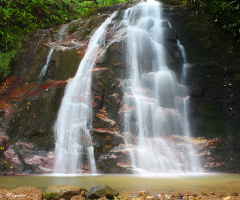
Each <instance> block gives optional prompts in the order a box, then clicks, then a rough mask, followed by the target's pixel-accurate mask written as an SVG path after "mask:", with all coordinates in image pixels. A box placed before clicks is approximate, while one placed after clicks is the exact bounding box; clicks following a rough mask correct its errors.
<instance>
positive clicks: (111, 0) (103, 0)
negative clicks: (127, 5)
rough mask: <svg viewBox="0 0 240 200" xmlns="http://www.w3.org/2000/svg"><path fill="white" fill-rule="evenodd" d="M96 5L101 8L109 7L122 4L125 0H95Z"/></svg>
mask: <svg viewBox="0 0 240 200" xmlns="http://www.w3.org/2000/svg"><path fill="white" fill-rule="evenodd" d="M97 2H98V5H99V6H100V7H101V6H111V5H114V4H118V3H124V2H125V0H97Z"/></svg>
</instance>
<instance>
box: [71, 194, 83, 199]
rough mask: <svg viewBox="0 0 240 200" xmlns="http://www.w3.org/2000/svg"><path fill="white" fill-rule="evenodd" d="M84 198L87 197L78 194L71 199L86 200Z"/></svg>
mask: <svg viewBox="0 0 240 200" xmlns="http://www.w3.org/2000/svg"><path fill="white" fill-rule="evenodd" d="M84 199H85V197H83V196H82V195H76V196H74V197H72V198H71V200H84Z"/></svg>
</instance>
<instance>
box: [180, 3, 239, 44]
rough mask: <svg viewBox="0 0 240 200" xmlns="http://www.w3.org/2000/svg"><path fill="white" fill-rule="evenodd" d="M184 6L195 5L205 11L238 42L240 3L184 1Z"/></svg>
mask: <svg viewBox="0 0 240 200" xmlns="http://www.w3.org/2000/svg"><path fill="white" fill-rule="evenodd" d="M183 2H184V4H185V5H189V4H195V5H199V6H201V7H203V8H205V9H207V10H208V11H209V12H210V13H212V14H213V15H214V17H215V18H216V20H215V21H216V22H219V23H221V24H222V27H223V29H225V30H227V31H229V32H231V33H232V35H233V36H234V37H236V38H237V39H238V41H239V42H240V1H239V0H211V1H210V0H184V1H183Z"/></svg>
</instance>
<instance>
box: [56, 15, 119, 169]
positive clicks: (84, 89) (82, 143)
mask: <svg viewBox="0 0 240 200" xmlns="http://www.w3.org/2000/svg"><path fill="white" fill-rule="evenodd" d="M115 15H116V13H114V14H113V15H111V17H110V18H108V19H107V20H106V21H105V22H104V23H103V24H102V25H101V26H100V27H99V28H98V29H97V30H96V31H95V32H94V34H93V35H92V37H91V39H90V41H89V45H88V49H87V51H86V54H85V56H84V58H83V59H82V61H81V63H80V65H79V68H78V71H77V73H76V75H75V77H74V78H73V79H72V80H71V81H70V82H69V83H68V85H67V87H66V90H65V94H64V97H63V100H62V104H61V107H60V110H59V113H58V118H57V121H56V124H55V128H54V131H55V134H56V147H55V172H60V173H83V172H86V171H88V172H90V173H96V172H97V170H96V165H95V159H94V148H93V145H92V139H91V129H92V122H91V119H92V105H91V103H92V97H91V95H92V94H91V83H92V68H93V67H94V65H95V60H96V59H97V57H98V55H100V54H101V52H102V51H103V47H104V45H105V37H106V33H107V27H108V25H109V24H110V23H111V21H112V19H113V18H114V17H115Z"/></svg>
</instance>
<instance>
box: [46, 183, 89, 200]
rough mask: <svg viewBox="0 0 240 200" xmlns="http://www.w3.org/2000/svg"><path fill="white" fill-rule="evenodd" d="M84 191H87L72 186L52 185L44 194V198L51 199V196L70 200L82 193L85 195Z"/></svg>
mask: <svg viewBox="0 0 240 200" xmlns="http://www.w3.org/2000/svg"><path fill="white" fill-rule="evenodd" d="M86 191H87V189H85V188H83V187H78V186H74V185H53V186H49V187H48V189H47V190H46V191H45V193H44V197H45V198H46V199H47V200H50V199H52V198H53V196H55V197H57V196H58V197H59V198H65V199H66V200H70V199H71V198H72V197H73V196H76V195H81V194H82V192H84V193H85V192H86Z"/></svg>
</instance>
